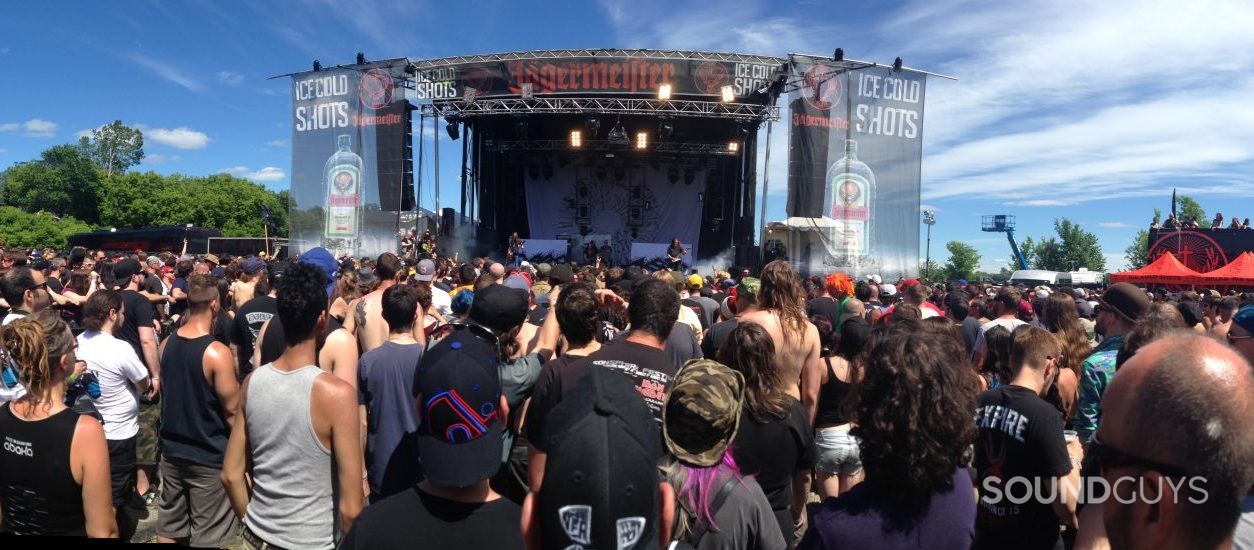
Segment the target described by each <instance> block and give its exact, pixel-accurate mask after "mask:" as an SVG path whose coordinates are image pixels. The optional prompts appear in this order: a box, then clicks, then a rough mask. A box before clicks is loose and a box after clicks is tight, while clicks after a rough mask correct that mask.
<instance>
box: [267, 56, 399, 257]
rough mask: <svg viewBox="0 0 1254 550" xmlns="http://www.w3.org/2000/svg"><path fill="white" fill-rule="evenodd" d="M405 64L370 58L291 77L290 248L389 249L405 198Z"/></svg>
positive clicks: (393, 245) (364, 251)
mask: <svg viewBox="0 0 1254 550" xmlns="http://www.w3.org/2000/svg"><path fill="white" fill-rule="evenodd" d="M403 68H404V66H403V65H396V66H392V65H389V64H386V63H376V64H367V65H355V66H352V67H335V68H328V69H323V70H321V71H311V72H306V73H300V74H297V75H294V76H293V77H292V172H291V173H292V188H291V203H290V205H289V208H290V216H289V220H290V221H289V223H290V227H289V234H290V236H291V239H292V244H293V248H294V250H293V251H292V252H294V253H298V252H301V251H304V250H308V249H310V248H313V247H315V246H324V247H326V248H327V249H329V250H331V251H333V252H337V253H345V252H350V253H352V254H354V255H357V256H358V257H362V256H374V255H377V254H379V253H381V252H385V251H394V250H395V248H396V231H397V227H396V223H397V222H396V220H397V211H398V210H400V209H402V208H403V206H402V204H403V203H406V202H407V201H403V200H402V198H401V194H402V193H401V190H402V189H403V187H404V185H403V184H404V181H405V179H404V178H405V177H406V171H407V166H408V164H407V161H408V159H407V157H408V154H407V152H406V149H405V141H406V140H405V137H406V133H407V132H408V131H409V128H410V125H409V116H410V115H409V108H408V103H407V102H406V100H405V94H404V88H403V87H402V86H401V83H402V82H403V81H404V77H405V75H404V72H403ZM408 204H412V201H408Z"/></svg>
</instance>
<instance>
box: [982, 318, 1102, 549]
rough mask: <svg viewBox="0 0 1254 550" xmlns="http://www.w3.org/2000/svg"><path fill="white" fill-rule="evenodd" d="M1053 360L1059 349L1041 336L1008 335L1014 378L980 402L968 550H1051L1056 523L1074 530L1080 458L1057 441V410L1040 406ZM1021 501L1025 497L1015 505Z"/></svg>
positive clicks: (1075, 445) (1034, 331)
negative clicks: (971, 547) (976, 494)
mask: <svg viewBox="0 0 1254 550" xmlns="http://www.w3.org/2000/svg"><path fill="white" fill-rule="evenodd" d="M1061 353H1062V346H1061V344H1060V343H1059V342H1058V340H1057V339H1056V338H1055V337H1054V336H1053V335H1052V334H1050V333H1049V331H1046V330H1045V329H1042V328H1037V327H1029V328H1025V329H1023V330H1021V331H1016V333H1015V338H1014V345H1013V347H1012V349H1011V352H1010V364H1011V372H1013V373H1014V375H1013V376H1014V377H1013V378H1012V379H1011V380H1010V382H1009V383H1008V384H1006V385H1003V386H1000V387H998V388H995V389H992V390H989V391H986V392H984V393H983V394H981V395H980V400H979V407H978V408H977V409H976V414H975V423H976V430H977V433H976V438H975V466H976V471H977V475H978V476H979V487H980V488H981V489H982V491H981V495H980V502H979V508H978V513H977V515H976V523H975V531H976V534H975V547H976V548H1009V547H1014V548H1020V549H1033V548H1042V549H1052V548H1055V547H1060V546H1058V545H1060V544H1061V543H1060V542H1059V540H1058V533H1059V532H1058V525H1059V522H1060V520H1061V522H1062V523H1064V524H1066V525H1068V526H1071V527H1075V526H1076V512H1075V510H1076V499H1077V493H1076V489H1078V488H1079V486H1080V475H1079V472H1080V468H1079V464H1080V459H1081V456H1082V454H1083V453H1082V451H1081V449H1080V444H1079V442H1078V441H1076V440H1074V439H1073V440H1072V441H1071V442H1067V441H1065V439H1064V436H1063V421H1062V415H1061V414H1059V412H1058V409H1056V408H1054V407H1053V406H1052V405H1050V404H1049V403H1047V402H1046V401H1045V400H1044V399H1041V395H1043V394H1044V393H1045V391H1046V390H1047V389H1048V388H1049V387H1050V386H1051V385H1052V384H1053V382H1054V380H1055V378H1056V377H1057V376H1058V368H1059V367H1058V360H1059V356H1060V355H1061ZM1019 480H1024V481H1026V482H1027V484H1029V485H1031V486H1032V487H1033V488H1036V487H1039V488H1040V491H1039V492H1037V491H1036V490H1035V489H1028V488H1026V486H1025V484H1024V483H1022V481H1019ZM1025 494H1026V495H1027V496H1029V497H1031V498H1028V499H1027V501H1026V502H1023V501H1022V500H1021V499H1023V497H1024V496H1025Z"/></svg>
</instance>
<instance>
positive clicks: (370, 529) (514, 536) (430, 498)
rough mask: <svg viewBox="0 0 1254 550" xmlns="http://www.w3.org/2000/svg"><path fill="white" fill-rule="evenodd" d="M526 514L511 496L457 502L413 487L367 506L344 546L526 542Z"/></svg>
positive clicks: (489, 545)
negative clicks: (521, 525)
mask: <svg viewBox="0 0 1254 550" xmlns="http://www.w3.org/2000/svg"><path fill="white" fill-rule="evenodd" d="M521 517H522V508H520V507H519V506H518V505H517V504H514V503H513V502H510V501H509V500H508V499H505V498H498V499H496V500H494V501H491V502H482V503H468V502H456V501H452V500H448V499H445V498H441V497H437V496H435V495H431V494H427V493H424V492H423V491H422V490H421V489H419V488H417V487H412V488H410V489H409V490H407V491H404V492H401V493H398V494H395V495H392V496H391V497H388V498H386V499H383V500H382V501H381V502H378V503H376V504H372V505H370V506H369V507H367V508H366V509H365V510H363V511H362V512H361V516H359V517H358V518H357V521H356V522H354V523H353V529H352V530H351V531H349V532H348V535H346V536H345V537H344V540H342V541H340V545H339V547H338V548H340V549H341V550H345V549H347V550H351V549H355V548H363V549H366V548H368V549H370V550H375V549H384V548H398V549H401V548H403V549H411V548H459V549H465V550H470V549H472V548H522V547H523V539H522V532H521V531H520V528H519V519H520V518H521Z"/></svg>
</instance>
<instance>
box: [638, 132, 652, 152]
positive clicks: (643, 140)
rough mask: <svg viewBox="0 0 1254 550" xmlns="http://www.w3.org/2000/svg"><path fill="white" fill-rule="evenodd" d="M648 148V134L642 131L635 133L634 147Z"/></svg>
mask: <svg viewBox="0 0 1254 550" xmlns="http://www.w3.org/2000/svg"><path fill="white" fill-rule="evenodd" d="M648 148H649V134H646V133H644V132H638V133H636V149H648Z"/></svg>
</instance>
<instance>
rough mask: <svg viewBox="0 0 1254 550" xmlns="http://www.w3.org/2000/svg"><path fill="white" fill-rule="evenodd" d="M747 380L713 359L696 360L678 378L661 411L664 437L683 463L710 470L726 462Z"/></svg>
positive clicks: (738, 421)
mask: <svg viewBox="0 0 1254 550" xmlns="http://www.w3.org/2000/svg"><path fill="white" fill-rule="evenodd" d="M744 390H745V379H744V377H743V376H741V374H740V373H739V372H736V371H734V370H732V369H731V368H729V367H727V366H726V365H723V364H722V363H719V362H718V361H714V360H712V359H693V360H692V361H688V362H687V363H685V364H684V366H683V368H681V369H679V373H678V374H677V375H676V376H675V380H674V383H673V385H672V386H671V389H670V393H669V394H668V395H667V396H666V406H665V407H664V408H663V409H662V437H663V438H664V439H665V440H666V448H667V450H669V451H670V452H671V454H673V455H675V458H678V459H679V460H680V462H684V463H686V464H689V465H692V466H698V467H702V468H705V467H709V466H713V465H715V464H718V463H719V462H720V461H722V460H723V453H725V452H727V446H728V445H731V442H732V440H733V439H735V438H736V431H737V430H738V429H739V428H740V408H741V400H742V398H743V397H744Z"/></svg>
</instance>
